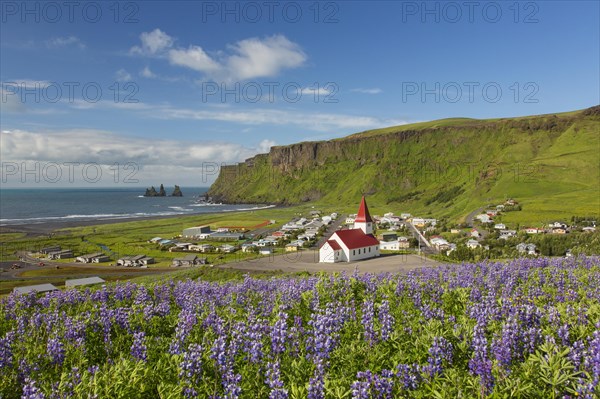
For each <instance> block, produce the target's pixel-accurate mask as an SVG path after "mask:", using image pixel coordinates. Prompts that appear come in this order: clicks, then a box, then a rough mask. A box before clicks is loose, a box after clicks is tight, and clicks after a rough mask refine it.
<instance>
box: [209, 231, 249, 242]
mask: <svg viewBox="0 0 600 399" xmlns="http://www.w3.org/2000/svg"><path fill="white" fill-rule="evenodd" d="M210 239H211V240H215V241H238V240H242V239H244V233H237V232H221V233H219V232H217V233H212V234H211V235H210Z"/></svg>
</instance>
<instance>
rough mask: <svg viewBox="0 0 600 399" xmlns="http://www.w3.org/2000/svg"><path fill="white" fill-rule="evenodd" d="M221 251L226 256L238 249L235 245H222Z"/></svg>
mask: <svg viewBox="0 0 600 399" xmlns="http://www.w3.org/2000/svg"><path fill="white" fill-rule="evenodd" d="M219 251H220V252H223V253H226V254H231V253H233V252H235V251H237V247H235V246H233V245H229V244H225V245H221V246H220V247H219Z"/></svg>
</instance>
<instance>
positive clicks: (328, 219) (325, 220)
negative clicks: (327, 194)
mask: <svg viewBox="0 0 600 399" xmlns="http://www.w3.org/2000/svg"><path fill="white" fill-rule="evenodd" d="M332 220H333V219H332V218H331V216H323V217H322V218H321V221H322V222H323V224H330V223H331V221H332Z"/></svg>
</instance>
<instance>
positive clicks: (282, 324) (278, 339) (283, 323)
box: [271, 311, 288, 355]
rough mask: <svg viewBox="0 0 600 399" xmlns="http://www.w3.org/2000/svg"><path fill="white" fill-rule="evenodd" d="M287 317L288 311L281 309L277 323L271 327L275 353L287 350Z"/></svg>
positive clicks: (272, 347) (272, 345) (272, 349)
mask: <svg viewBox="0 0 600 399" xmlns="http://www.w3.org/2000/svg"><path fill="white" fill-rule="evenodd" d="M287 317H288V315H287V313H285V312H283V311H280V312H279V314H278V318H277V321H276V322H275V325H273V327H272V328H271V351H272V352H273V354H275V355H279V354H281V353H283V352H284V351H285V341H286V336H287Z"/></svg>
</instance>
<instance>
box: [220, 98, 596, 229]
mask: <svg viewBox="0 0 600 399" xmlns="http://www.w3.org/2000/svg"><path fill="white" fill-rule="evenodd" d="M599 139H600V106H596V107H592V108H588V109H586V110H582V111H575V112H568V113H561V114H549V115H539V116H530V117H519V118H502V119H488V120H476V119H467V118H456V119H444V120H439V121H432V122H424V123H417V124H412V125H403V126H396V127H390V128H385V129H378V130H372V131H367V132H362V133H357V134H353V135H350V136H347V137H344V138H340V139H334V140H329V141H319V142H303V143H298V144H292V145H288V146H277V147H272V148H271V150H270V152H269V153H268V154H259V155H256V156H255V157H253V158H250V159H247V160H246V161H245V162H243V163H240V164H238V165H235V166H233V165H232V166H225V167H222V168H221V171H220V174H219V176H218V178H217V180H216V181H215V183H214V184H213V185H212V187H211V188H210V191H209V192H208V195H210V196H211V197H213V198H214V199H215V200H218V201H224V202H230V203H237V202H244V203H281V204H298V203H303V202H307V201H312V202H316V203H321V204H331V205H338V206H340V207H345V206H352V207H354V206H355V205H356V202H357V198H360V195H361V194H363V193H364V194H368V195H369V196H370V199H369V204H374V205H375V206H380V207H383V206H385V207H387V208H389V207H390V206H393V207H394V208H402V209H406V210H408V211H411V210H412V211H415V212H416V211H421V212H427V213H435V214H437V215H438V216H449V217H455V218H457V219H459V218H461V217H464V216H465V215H466V214H468V213H469V212H471V211H473V210H474V209H476V208H478V207H481V206H483V205H485V204H487V203H488V202H490V203H491V202H494V201H500V200H503V199H505V198H507V197H514V198H518V199H519V200H521V201H525V202H526V205H525V206H526V207H527V206H528V207H529V208H528V211H529V213H530V215H529V216H530V219H531V220H538V219H540V220H542V219H543V218H544V217H550V215H553V214H560V215H563V214H564V215H568V214H569V213H570V214H572V215H577V214H594V215H597V214H598V213H600V202H599V201H600V200H599V198H600V155H599V154H600V141H599Z"/></svg>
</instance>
